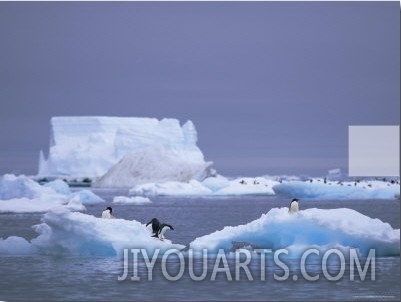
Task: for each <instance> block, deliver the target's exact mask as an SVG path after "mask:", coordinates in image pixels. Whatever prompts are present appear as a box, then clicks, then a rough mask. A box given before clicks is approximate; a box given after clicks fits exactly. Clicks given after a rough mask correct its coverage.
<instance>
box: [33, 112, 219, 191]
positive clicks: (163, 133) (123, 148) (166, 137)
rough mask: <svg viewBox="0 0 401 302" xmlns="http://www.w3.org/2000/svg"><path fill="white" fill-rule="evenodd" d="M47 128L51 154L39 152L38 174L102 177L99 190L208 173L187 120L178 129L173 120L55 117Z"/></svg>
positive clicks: (178, 124)
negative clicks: (49, 130)
mask: <svg viewBox="0 0 401 302" xmlns="http://www.w3.org/2000/svg"><path fill="white" fill-rule="evenodd" d="M50 124H51V133H50V148H49V155H48V158H47V159H46V158H45V156H44V155H43V152H41V153H40V159H39V172H38V176H67V177H76V178H79V177H91V178H95V179H96V178H98V177H101V176H103V177H102V179H101V181H99V182H98V183H97V185H98V186H110V187H116V186H117V187H118V186H127V185H130V186H133V185H134V184H138V182H140V183H143V181H145V180H146V181H149V180H151V179H155V180H154V181H152V182H156V181H159V180H160V179H166V178H169V177H172V179H168V180H189V178H195V179H199V180H201V179H202V178H204V177H206V176H208V175H209V174H210V173H211V169H210V166H211V165H212V163H211V162H205V161H204V156H203V153H202V152H201V150H200V149H199V148H198V146H197V145H196V142H197V132H196V129H195V126H194V125H193V123H192V122H191V121H187V122H186V123H185V124H184V125H183V126H180V123H179V121H178V120H176V119H162V120H157V119H154V118H130V117H104V116H81V117H53V118H51V121H50ZM133 154H135V155H133ZM136 156H140V157H141V158H140V159H138V158H136ZM120 161H121V162H120ZM119 163H120V164H119ZM158 164H159V165H158ZM147 165H150V167H151V168H152V169H155V170H153V171H149V170H150V167H149V166H147ZM176 165H179V166H180V167H177V166H176ZM182 166H184V167H182ZM167 167H169V168H170V169H171V170H172V172H171V173H170V174H168V173H166V171H165V170H166V169H167ZM180 168H181V169H180ZM106 173H107V174H106ZM159 173H160V174H159ZM105 174H106V175H105ZM118 174H121V175H123V176H124V182H125V183H122V182H121V179H122V178H121V177H120V178H118ZM181 174H183V175H181ZM174 175H175V176H177V177H178V178H174ZM126 177H128V178H126Z"/></svg>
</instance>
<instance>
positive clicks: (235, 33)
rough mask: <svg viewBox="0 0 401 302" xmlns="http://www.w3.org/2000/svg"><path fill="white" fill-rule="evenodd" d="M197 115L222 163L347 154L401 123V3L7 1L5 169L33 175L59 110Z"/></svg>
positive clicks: (271, 165) (1, 54) (320, 164)
mask: <svg viewBox="0 0 401 302" xmlns="http://www.w3.org/2000/svg"><path fill="white" fill-rule="evenodd" d="M63 115H108V116H137V117H156V118H163V117H170V118H177V119H179V120H180V121H181V122H182V123H184V122H185V121H186V120H188V119H190V120H192V121H193V122H194V124H195V126H196V128H197V130H198V138H199V141H198V145H199V146H200V148H201V149H202V151H203V153H204V155H205V157H206V159H207V160H211V161H214V163H215V168H216V169H217V171H218V172H220V173H221V174H223V175H232V176H235V175H243V176H245V175H252V176H256V175H262V174H282V173H286V174H309V175H325V174H326V172H327V170H328V169H331V168H337V167H339V168H342V170H343V171H344V172H346V171H347V165H348V159H347V156H348V125H399V124H400V3H399V2H396V1H395V2H302V3H294V2H251V3H249V2H170V3H165V2H119V3H113V2H23V3H20V2H0V174H4V173H8V172H13V173H24V174H36V173H37V167H38V154H39V151H40V149H44V150H45V151H46V152H47V151H48V144H49V121H50V118H51V117H52V116H63Z"/></svg>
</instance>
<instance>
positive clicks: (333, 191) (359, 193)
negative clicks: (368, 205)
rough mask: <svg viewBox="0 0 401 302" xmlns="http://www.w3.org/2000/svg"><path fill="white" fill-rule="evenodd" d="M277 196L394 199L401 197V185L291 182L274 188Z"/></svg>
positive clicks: (386, 183) (379, 182)
mask: <svg viewBox="0 0 401 302" xmlns="http://www.w3.org/2000/svg"><path fill="white" fill-rule="evenodd" d="M273 190H274V192H275V193H276V194H277V195H282V196H285V197H289V198H292V197H296V198H306V199H309V198H310V199H394V198H396V197H397V196H398V197H399V196H400V185H399V184H396V183H395V184H391V183H389V182H383V181H363V182H350V181H344V182H332V181H327V183H324V182H323V180H320V181H317V180H316V179H312V182H310V181H304V182H302V181H291V182H284V183H281V184H277V185H275V186H274V187H273Z"/></svg>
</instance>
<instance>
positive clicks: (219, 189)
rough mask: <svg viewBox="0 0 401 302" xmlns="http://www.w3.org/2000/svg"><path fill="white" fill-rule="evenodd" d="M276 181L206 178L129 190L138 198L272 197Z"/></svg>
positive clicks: (150, 184)
mask: <svg viewBox="0 0 401 302" xmlns="http://www.w3.org/2000/svg"><path fill="white" fill-rule="evenodd" d="M275 184H278V182H277V181H274V180H270V179H266V178H263V177H256V178H251V177H243V178H236V179H232V180H229V179H227V178H226V177H224V176H221V175H216V176H214V177H208V178H206V179H204V180H203V181H202V182H200V181H197V180H194V179H193V180H190V181H189V182H178V181H168V182H164V183H146V184H143V185H137V186H135V187H134V188H132V189H130V190H129V194H130V195H140V196H180V197H184V196H188V197H193V196H216V197H217V196H269V195H274V191H273V186H274V185H275Z"/></svg>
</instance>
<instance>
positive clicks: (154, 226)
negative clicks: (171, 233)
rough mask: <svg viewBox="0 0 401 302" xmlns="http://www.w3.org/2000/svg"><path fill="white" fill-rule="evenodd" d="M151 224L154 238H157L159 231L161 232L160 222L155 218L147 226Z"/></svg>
mask: <svg viewBox="0 0 401 302" xmlns="http://www.w3.org/2000/svg"><path fill="white" fill-rule="evenodd" d="M149 224H152V233H153V234H152V236H153V237H157V231H158V230H159V226H160V222H159V220H158V219H157V218H153V219H152V220H151V221H149V222H148V223H147V224H146V226H148V225H149Z"/></svg>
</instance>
